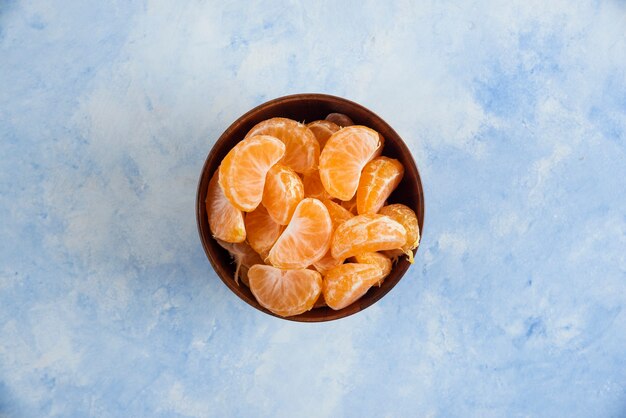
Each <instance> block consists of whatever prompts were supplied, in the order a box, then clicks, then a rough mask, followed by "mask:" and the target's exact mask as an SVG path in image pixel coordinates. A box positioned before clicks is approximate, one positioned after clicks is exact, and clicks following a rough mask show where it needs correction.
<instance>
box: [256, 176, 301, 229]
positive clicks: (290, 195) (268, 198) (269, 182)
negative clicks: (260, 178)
mask: <svg viewBox="0 0 626 418" xmlns="http://www.w3.org/2000/svg"><path fill="white" fill-rule="evenodd" d="M302 199H304V186H303V185H302V180H300V177H299V176H298V175H297V174H296V172H295V171H293V170H292V169H291V168H289V167H287V166H285V165H282V164H276V165H275V166H274V167H272V168H270V171H268V172H267V177H266V178H265V189H264V190H263V200H262V202H263V206H265V208H266V209H267V212H268V213H269V215H270V216H271V217H272V219H274V221H275V222H276V223H278V224H280V225H287V224H288V223H289V220H290V219H291V216H292V215H293V212H294V211H295V210H296V206H298V203H300V201H301V200H302Z"/></svg>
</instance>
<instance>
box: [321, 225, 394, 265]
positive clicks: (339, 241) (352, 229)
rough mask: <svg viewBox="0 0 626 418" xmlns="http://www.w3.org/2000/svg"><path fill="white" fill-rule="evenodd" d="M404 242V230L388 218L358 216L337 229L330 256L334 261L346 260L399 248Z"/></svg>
mask: <svg viewBox="0 0 626 418" xmlns="http://www.w3.org/2000/svg"><path fill="white" fill-rule="evenodd" d="M405 241H406V230H405V229H404V227H403V226H402V225H401V224H399V223H398V222H396V221H394V220H393V219H391V218H390V217H388V216H384V215H378V214H374V215H372V214H367V215H358V216H355V217H354V218H352V219H348V220H347V221H345V222H344V223H342V224H341V225H339V226H338V227H337V229H336V230H335V233H334V234H333V240H332V244H331V254H332V256H333V257H334V258H336V259H346V258H348V257H352V256H354V255H358V254H362V253H366V252H374V251H383V250H393V249H395V248H400V247H401V246H402V245H403V244H404V243H405Z"/></svg>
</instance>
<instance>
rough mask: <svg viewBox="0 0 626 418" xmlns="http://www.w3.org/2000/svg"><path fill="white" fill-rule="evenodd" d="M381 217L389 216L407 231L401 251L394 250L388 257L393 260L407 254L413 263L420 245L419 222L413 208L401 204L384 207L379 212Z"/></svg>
mask: <svg viewBox="0 0 626 418" xmlns="http://www.w3.org/2000/svg"><path fill="white" fill-rule="evenodd" d="M378 213H379V214H381V215H386V216H389V217H390V218H391V219H393V220H395V221H396V222H398V223H400V224H401V225H402V226H404V229H405V230H406V240H405V242H404V244H402V246H401V250H392V251H389V252H388V255H389V256H390V257H392V258H395V257H398V256H400V255H402V254H403V253H404V254H406V256H407V258H408V259H409V262H411V263H413V250H414V249H416V248H417V246H418V245H419V243H420V229H419V224H418V222H417V216H416V215H415V212H413V210H412V209H411V208H409V207H408V206H406V205H403V204H401V203H394V204H392V205H387V206H383V207H382V209H381V210H380V211H379V212H378Z"/></svg>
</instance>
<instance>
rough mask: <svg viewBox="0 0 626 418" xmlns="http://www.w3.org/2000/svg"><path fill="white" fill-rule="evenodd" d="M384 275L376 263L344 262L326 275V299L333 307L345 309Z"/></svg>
mask: <svg viewBox="0 0 626 418" xmlns="http://www.w3.org/2000/svg"><path fill="white" fill-rule="evenodd" d="M383 277H384V276H383V271H382V270H381V269H380V267H378V266H376V265H374V264H357V263H346V264H342V265H340V266H337V267H335V268H334V269H332V270H330V271H328V272H327V273H326V275H325V276H324V285H323V295H324V300H325V301H326V304H327V305H328V306H329V307H331V308H332V309H335V310H337V309H343V308H345V307H346V306H348V305H350V304H351V303H352V302H354V301H356V300H357V299H359V298H360V297H361V296H363V295H364V294H365V293H367V291H368V290H369V288H370V287H372V286H373V285H375V284H377V283H378V282H380V281H381V280H382V278H383Z"/></svg>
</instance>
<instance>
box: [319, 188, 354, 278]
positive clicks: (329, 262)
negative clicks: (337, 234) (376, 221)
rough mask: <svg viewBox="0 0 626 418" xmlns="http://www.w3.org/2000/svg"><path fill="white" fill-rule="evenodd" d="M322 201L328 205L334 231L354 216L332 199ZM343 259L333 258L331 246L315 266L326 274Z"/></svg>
mask: <svg viewBox="0 0 626 418" xmlns="http://www.w3.org/2000/svg"><path fill="white" fill-rule="evenodd" d="M322 203H324V206H326V209H328V214H329V215H330V219H331V221H332V223H333V232H334V231H335V229H336V228H337V226H339V225H341V224H342V223H343V222H345V221H347V220H348V219H350V218H353V217H354V215H353V214H351V213H350V212H348V211H347V210H346V209H344V208H343V207H342V206H340V205H339V204H337V203H335V202H333V201H332V200H323V201H322ZM343 261H344V260H343V259H336V258H333V256H332V254H331V253H330V248H329V249H328V251H327V252H326V254H324V257H322V259H321V260H319V261H316V262H315V263H313V266H314V267H315V269H316V270H317V271H319V272H320V273H322V274H325V273H326V272H327V271H328V270H330V269H332V268H333V267H337V266H338V265H340V264H342V263H343Z"/></svg>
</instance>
